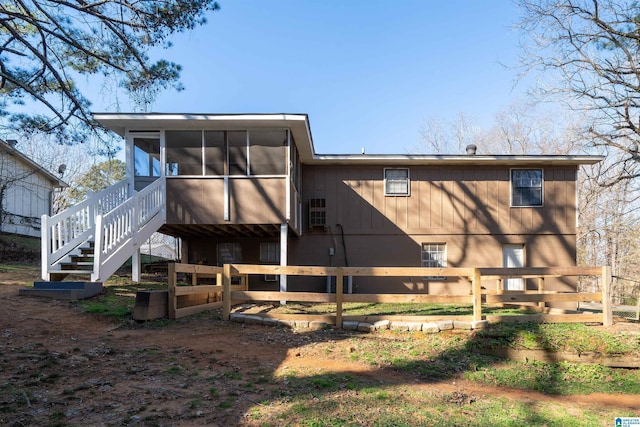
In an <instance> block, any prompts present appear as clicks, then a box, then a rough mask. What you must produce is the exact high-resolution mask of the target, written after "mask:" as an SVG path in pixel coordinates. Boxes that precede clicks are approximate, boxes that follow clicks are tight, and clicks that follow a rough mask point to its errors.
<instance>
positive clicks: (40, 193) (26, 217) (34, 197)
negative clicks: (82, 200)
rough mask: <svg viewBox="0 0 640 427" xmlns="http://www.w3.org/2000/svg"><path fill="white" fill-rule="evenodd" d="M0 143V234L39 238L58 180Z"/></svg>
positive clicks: (61, 185)
mask: <svg viewBox="0 0 640 427" xmlns="http://www.w3.org/2000/svg"><path fill="white" fill-rule="evenodd" d="M14 145H15V144H12V143H9V142H6V141H3V140H0V232H1V233H8V234H20V235H25V236H32V237H40V217H41V216H42V215H44V214H47V215H51V213H52V212H51V201H52V196H53V192H54V191H55V189H56V188H61V187H67V184H66V183H65V182H64V181H62V180H61V179H60V178H59V177H57V176H55V175H54V174H52V173H51V172H49V171H47V170H45V169H44V168H43V167H42V166H40V165H39V164H37V163H35V162H34V161H33V160H31V159H30V158H28V157H27V156H26V155H24V154H23V153H21V152H20V151H18V150H16V149H15V147H14Z"/></svg>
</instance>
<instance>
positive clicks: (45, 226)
mask: <svg viewBox="0 0 640 427" xmlns="http://www.w3.org/2000/svg"><path fill="white" fill-rule="evenodd" d="M49 254H51V227H49V216H48V215H42V216H41V217H40V257H41V258H40V260H41V264H40V267H41V269H42V270H41V272H40V277H42V280H45V281H48V280H49V278H50V276H49Z"/></svg>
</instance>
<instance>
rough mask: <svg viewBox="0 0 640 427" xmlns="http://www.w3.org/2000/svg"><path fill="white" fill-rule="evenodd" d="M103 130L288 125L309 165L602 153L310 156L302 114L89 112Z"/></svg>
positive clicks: (516, 160)
mask: <svg viewBox="0 0 640 427" xmlns="http://www.w3.org/2000/svg"><path fill="white" fill-rule="evenodd" d="M93 117H94V118H95V119H96V120H97V121H98V122H99V123H100V124H101V125H102V126H104V127H105V128H107V129H109V130H112V131H113V132H115V133H117V134H118V135H120V136H123V137H124V136H125V134H126V132H127V131H138V132H140V131H160V130H169V129H171V130H189V129H194V130H195V129H198V130H200V129H203V130H245V129H249V130H250V129H265V128H288V129H291V134H292V135H293V138H294V140H295V142H296V146H297V148H298V152H299V154H300V160H301V161H302V163H304V164H312V165H320V164H322V165H382V166H401V165H407V166H409V165H434V166H435V165H485V166H486V165H512V166H517V165H541V166H542V165H592V164H595V163H598V162H600V161H602V160H604V157H603V156H587V155H583V156H572V155H557V156H556V155H554V156H541V155H521V156H496V155H491V156H488V155H420V154H404V155H403V154H367V155H364V154H363V155H360V154H316V152H315V148H314V145H313V138H312V136H311V127H310V124H309V117H308V116H307V115H306V114H288V113H274V114H177V113H94V114H93Z"/></svg>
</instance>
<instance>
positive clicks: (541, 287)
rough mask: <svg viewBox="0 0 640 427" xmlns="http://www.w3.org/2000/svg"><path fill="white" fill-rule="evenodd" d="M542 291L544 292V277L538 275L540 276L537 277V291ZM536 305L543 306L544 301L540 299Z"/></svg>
mask: <svg viewBox="0 0 640 427" xmlns="http://www.w3.org/2000/svg"><path fill="white" fill-rule="evenodd" d="M543 292H544V277H542V276H540V277H538V293H539V294H541V293H543ZM538 307H540V308H544V307H545V302H544V301H540V302H539V303H538Z"/></svg>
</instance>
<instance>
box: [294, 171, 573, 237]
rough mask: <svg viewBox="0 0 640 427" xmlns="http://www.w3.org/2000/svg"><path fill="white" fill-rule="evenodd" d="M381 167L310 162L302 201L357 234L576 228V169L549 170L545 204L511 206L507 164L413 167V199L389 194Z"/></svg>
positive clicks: (548, 230)
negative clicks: (321, 204) (320, 200)
mask: <svg viewBox="0 0 640 427" xmlns="http://www.w3.org/2000/svg"><path fill="white" fill-rule="evenodd" d="M383 169H384V168H383V167H380V166H363V167H350V168H341V167H337V166H331V167H319V166H307V167H305V170H304V191H303V197H304V198H305V199H304V203H308V199H309V198H311V197H325V198H326V199H327V213H328V215H327V220H328V224H330V225H333V224H338V223H339V224H342V225H343V227H345V231H346V229H347V228H348V229H349V231H348V232H353V233H356V232H357V233H374V234H379V233H407V232H431V233H436V232H437V233H449V232H457V233H493V234H496V233H498V234H518V233H575V181H574V178H575V168H573V167H556V168H545V172H544V173H545V184H544V192H545V196H544V197H545V202H544V206H543V207H523V208H512V207H510V203H511V200H510V197H511V193H510V182H509V168H506V167H503V168H497V169H496V168H495V167H494V168H481V167H470V168H466V169H461V168H458V169H451V168H438V167H417V166H416V167H412V168H411V172H410V175H411V196H410V197H398V196H384V182H383Z"/></svg>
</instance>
